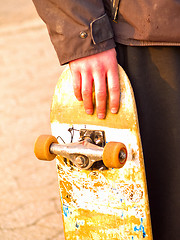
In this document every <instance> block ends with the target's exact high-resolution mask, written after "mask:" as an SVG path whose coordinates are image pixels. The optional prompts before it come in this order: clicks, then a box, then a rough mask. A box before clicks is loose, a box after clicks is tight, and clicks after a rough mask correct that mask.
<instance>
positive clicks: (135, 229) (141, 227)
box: [134, 218, 146, 238]
mask: <svg viewBox="0 0 180 240" xmlns="http://www.w3.org/2000/svg"><path fill="white" fill-rule="evenodd" d="M134 231H135V232H137V231H138V232H142V233H143V238H145V237H146V232H145V229H144V226H143V218H141V224H140V226H139V228H138V227H137V226H135V227H134Z"/></svg>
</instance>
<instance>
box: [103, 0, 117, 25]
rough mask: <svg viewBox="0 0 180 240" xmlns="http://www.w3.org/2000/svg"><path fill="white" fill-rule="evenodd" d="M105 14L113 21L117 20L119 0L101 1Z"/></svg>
mask: <svg viewBox="0 0 180 240" xmlns="http://www.w3.org/2000/svg"><path fill="white" fill-rule="evenodd" d="M103 2H104V7H105V10H106V13H107V14H108V16H109V17H110V18H112V19H113V20H117V18H118V10H119V4H120V0H103Z"/></svg>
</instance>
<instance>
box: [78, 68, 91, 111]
mask: <svg viewBox="0 0 180 240" xmlns="http://www.w3.org/2000/svg"><path fill="white" fill-rule="evenodd" d="M81 77H82V98H83V103H84V108H85V111H86V113H87V114H93V97H92V86H93V79H92V75H91V74H90V73H88V72H81Z"/></svg>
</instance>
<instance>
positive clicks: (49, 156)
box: [34, 135, 58, 161]
mask: <svg viewBox="0 0 180 240" xmlns="http://www.w3.org/2000/svg"><path fill="white" fill-rule="evenodd" d="M52 143H58V141H57V139H56V138H55V137H54V136H52V135H41V136H39V137H38V138H37V139H36V141H35V144H34V153H35V155H36V157H37V158H38V159H40V160H47V161H51V160H53V159H54V158H55V157H56V155H55V154H53V153H51V152H50V146H51V144H52Z"/></svg>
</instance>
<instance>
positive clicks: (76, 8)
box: [33, 0, 115, 64]
mask: <svg viewBox="0 0 180 240" xmlns="http://www.w3.org/2000/svg"><path fill="white" fill-rule="evenodd" d="M33 2H34V4H35V7H36V9H37V12H38V14H39V15H40V17H41V18H42V20H43V21H44V22H45V23H46V25H47V28H48V31H49V35H50V38H51V41H52V43H53V45H54V48H55V50H56V52H57V55H58V58H59V61H60V63H61V64H65V63H68V62H70V61H72V60H75V59H78V58H82V57H86V56H89V55H93V54H96V53H99V52H102V51H105V50H108V49H111V48H113V47H115V43H114V39H113V31H112V28H111V24H110V21H109V18H108V16H107V15H106V13H105V9H104V5H103V0H33Z"/></svg>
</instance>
